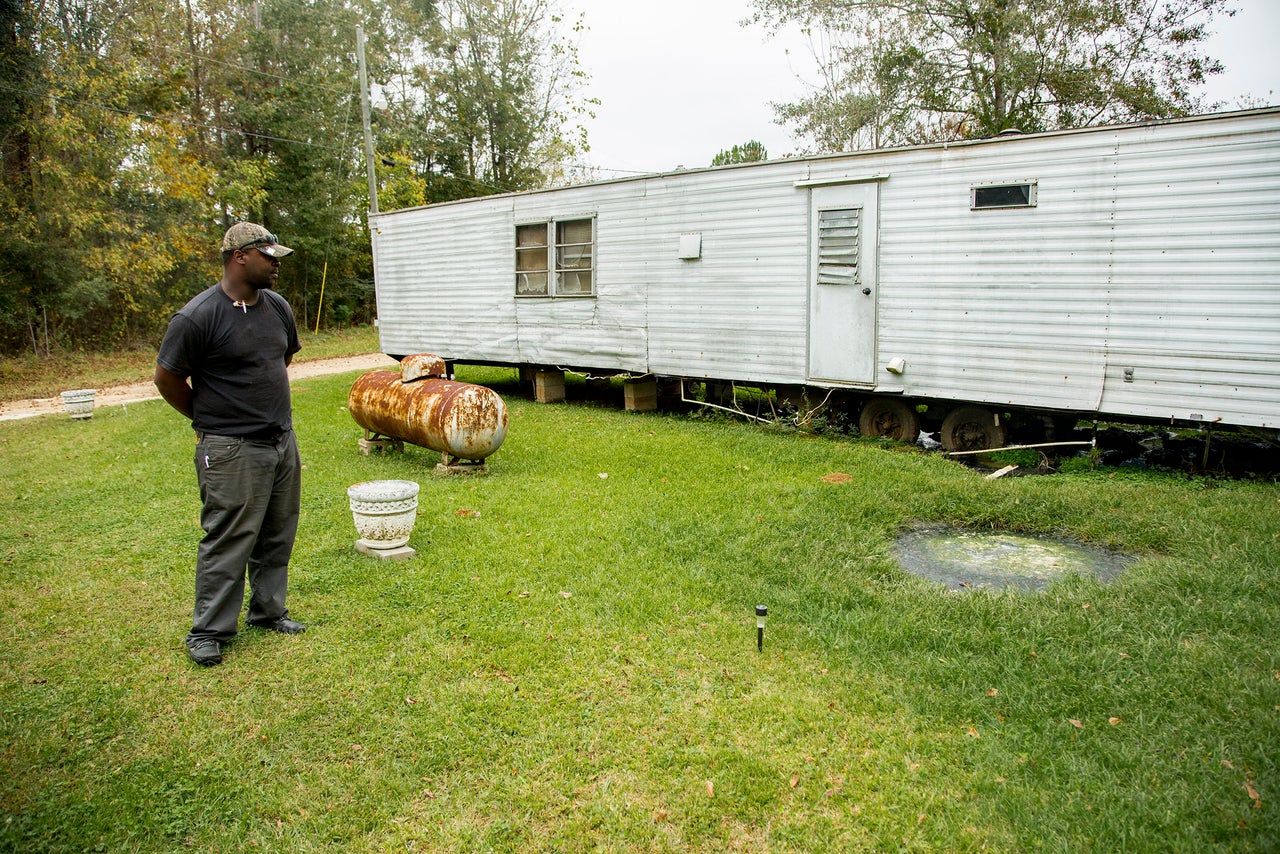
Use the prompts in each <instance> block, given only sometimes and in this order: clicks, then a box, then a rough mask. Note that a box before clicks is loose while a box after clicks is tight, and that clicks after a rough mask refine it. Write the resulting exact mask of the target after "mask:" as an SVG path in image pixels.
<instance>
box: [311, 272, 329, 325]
mask: <svg viewBox="0 0 1280 854" xmlns="http://www.w3.org/2000/svg"><path fill="white" fill-rule="evenodd" d="M328 275H329V262H328V261H325V262H324V270H323V271H322V272H321V273H320V304H319V305H317V306H316V331H315V332H313V333H312V334H313V335H319V334H320V310H321V309H322V308H324V280H325V277H326V276H328Z"/></svg>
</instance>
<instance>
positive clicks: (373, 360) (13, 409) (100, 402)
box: [0, 353, 396, 421]
mask: <svg viewBox="0 0 1280 854" xmlns="http://www.w3.org/2000/svg"><path fill="white" fill-rule="evenodd" d="M395 364H396V363H395V362H394V361H392V359H391V357H389V356H386V355H383V354H382V353H370V354H369V355H366V356H343V357H341V358H337V359H314V360H310V361H305V362H303V361H300V362H297V363H295V364H292V365H290V366H289V379H291V380H301V379H306V378H307V377H319V376H323V375H325V374H342V373H346V372H347V371H369V370H373V369H374V368H393V367H395ZM159 397H160V395H159V393H158V392H156V387H155V385H154V384H152V383H151V382H150V381H149V380H148V381H147V382H141V383H134V384H133V385H118V386H111V387H110V388H100V389H98V393H97V394H96V395H94V399H93V405H94V408H97V407H100V406H119V405H120V404H122V403H135V402H137V401H140V400H155V399H157V398H159ZM62 411H63V408H62V399H61V398H60V397H41V398H36V399H33V400H13V401H9V402H8V403H0V421H13V420H16V419H18V418H31V417H33V416H36V415H50V414H53V413H57V412H62Z"/></svg>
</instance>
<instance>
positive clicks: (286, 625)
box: [249, 617, 307, 635]
mask: <svg viewBox="0 0 1280 854" xmlns="http://www.w3.org/2000/svg"><path fill="white" fill-rule="evenodd" d="M249 625H251V626H256V627H257V628H259V629H270V630H271V631H273V632H279V633H280V634H282V635H300V634H302V633H303V632H305V631H306V630H307V627H306V626H304V625H302V623H298V622H294V621H293V620H290V619H289V618H288V617H281V618H280V619H278V620H270V621H268V622H265V623H260V622H250V623H249Z"/></svg>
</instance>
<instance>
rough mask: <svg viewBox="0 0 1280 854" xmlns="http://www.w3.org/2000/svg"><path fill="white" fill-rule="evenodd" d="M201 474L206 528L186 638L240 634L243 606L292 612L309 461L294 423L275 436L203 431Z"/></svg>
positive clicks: (271, 614)
mask: <svg viewBox="0 0 1280 854" xmlns="http://www.w3.org/2000/svg"><path fill="white" fill-rule="evenodd" d="M197 438H198V441H197V442H196V458H195V463H196V480H197V481H198V482H199V484H200V500H201V502H202V503H203V507H202V508H201V510H200V527H201V528H203V529H204V531H205V537H204V539H203V540H201V541H200V548H199V549H198V551H197V553H196V607H195V616H194V618H193V620H192V625H191V633H190V634H189V635H187V640H188V641H191V640H194V639H195V638H201V637H209V638H213V639H215V640H217V641H219V642H223V641H226V640H228V639H229V638H231V637H232V636H233V635H235V633H236V629H237V625H238V622H239V619H240V609H241V607H243V605H244V582H245V570H246V568H247V569H248V576H249V586H250V588H251V589H252V593H251V596H250V599H249V613H248V616H247V619H248V621H249V622H254V623H259V622H260V623H269V622H272V621H273V620H278V619H279V618H281V617H283V616H286V615H287V614H288V613H289V612H288V610H287V609H286V608H285V594H286V592H287V588H288V584H289V556H290V555H291V554H292V553H293V540H294V536H295V535H296V534H297V532H298V508H299V503H300V500H301V497H302V462H301V460H300V458H299V456H298V441H297V438H296V437H295V436H294V433H293V431H292V430H286V431H285V432H283V433H281V434H280V435H279V436H278V437H276V438H275V439H268V440H258V439H242V438H237V437H234V436H215V435H212V434H209V433H203V434H198V437H197Z"/></svg>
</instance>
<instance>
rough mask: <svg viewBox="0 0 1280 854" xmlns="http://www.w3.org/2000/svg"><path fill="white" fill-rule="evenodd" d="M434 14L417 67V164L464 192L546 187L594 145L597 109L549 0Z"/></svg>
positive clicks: (478, 0)
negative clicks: (592, 116)
mask: <svg viewBox="0 0 1280 854" xmlns="http://www.w3.org/2000/svg"><path fill="white" fill-rule="evenodd" d="M437 14H438V17H437V19H436V26H435V27H434V29H433V30H432V32H431V35H430V38H429V42H428V45H427V47H428V49H429V51H430V55H429V56H428V57H426V58H425V60H424V61H423V62H422V63H420V64H419V65H418V66H417V67H416V68H415V69H414V81H413V82H414V83H416V84H417V86H418V87H419V88H418V91H417V92H416V93H415V97H414V99H413V100H414V104H413V106H414V107H415V108H416V110H415V111H416V112H417V114H418V116H419V117H420V122H421V123H420V125H419V126H418V127H417V128H415V132H416V133H417V134H418V135H419V136H420V138H421V140H422V142H423V143H425V146H426V150H425V151H422V152H421V153H420V154H418V156H417V157H416V158H415V159H418V160H420V161H424V162H425V165H426V166H427V169H426V172H427V174H428V177H429V176H430V175H431V173H435V174H438V175H440V176H442V177H448V178H451V179H452V180H453V181H455V182H456V181H459V180H461V182H462V183H463V184H464V185H468V186H467V189H468V192H467V193H466V194H467V195H484V194H486V193H492V192H501V191H508V190H521V189H529V188H533V187H538V186H544V185H545V184H546V183H547V181H548V179H549V178H554V177H555V176H556V174H557V173H559V172H560V170H561V165H562V164H563V163H564V162H565V161H568V160H571V159H572V158H573V157H575V156H576V155H577V153H578V152H579V151H582V150H585V149H586V148H587V145H586V135H585V130H584V129H583V128H582V126H581V124H580V123H579V119H580V117H582V116H583V115H585V114H587V113H588V111H589V109H590V106H591V103H592V102H591V101H590V100H588V99H582V98H579V97H578V94H577V93H578V90H579V88H580V86H581V85H582V83H583V81H584V80H585V78H586V74H585V72H583V71H582V69H581V67H580V66H579V65H578V58H577V49H576V46H575V44H574V42H573V41H572V37H571V35H566V34H565V33H564V32H563V31H562V25H563V24H564V20H563V18H562V17H561V16H560V15H559V14H558V13H557V12H556V10H555V8H554V6H553V5H551V3H549V2H548V0H442V2H440V3H439V4H438V6H437ZM580 28H581V24H579V25H577V26H575V27H573V28H572V30H571V33H573V34H576V33H577V32H579V31H580ZM453 197H454V198H456V197H457V196H453Z"/></svg>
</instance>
